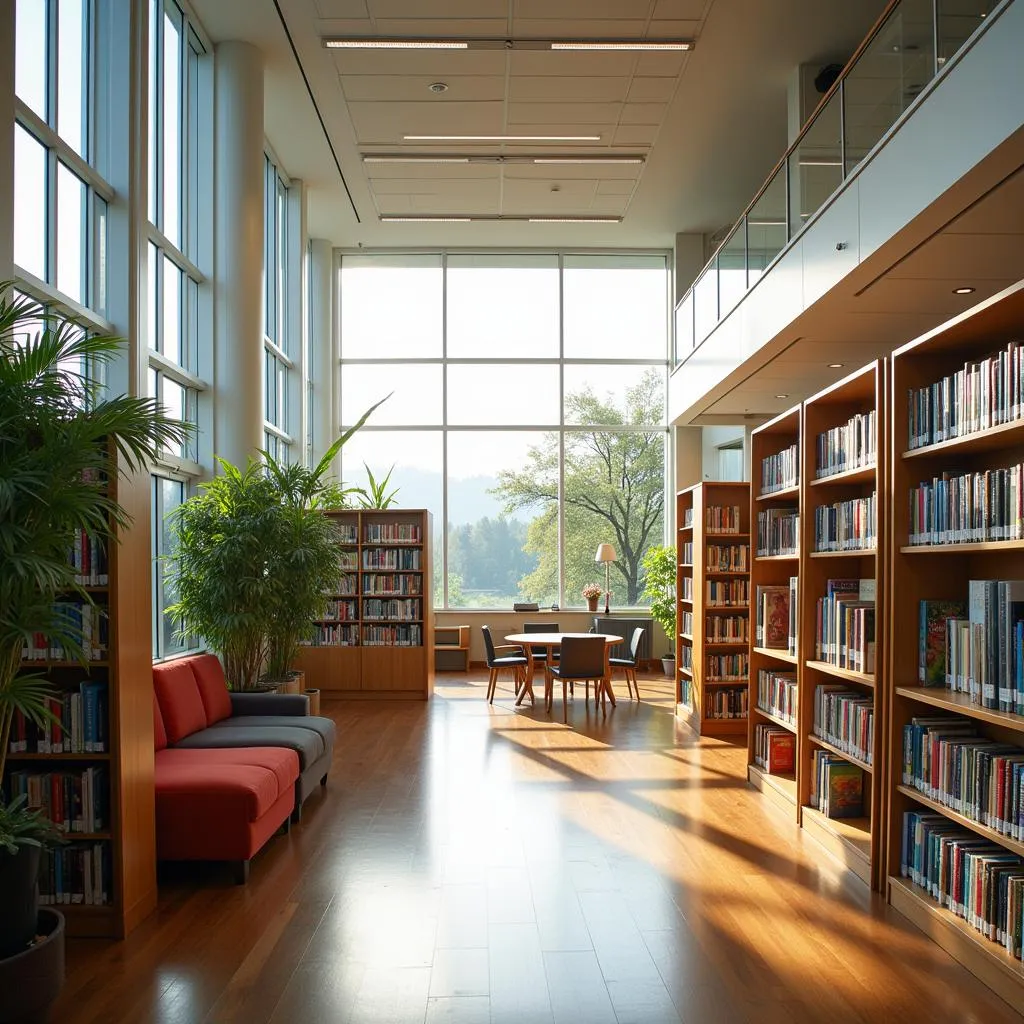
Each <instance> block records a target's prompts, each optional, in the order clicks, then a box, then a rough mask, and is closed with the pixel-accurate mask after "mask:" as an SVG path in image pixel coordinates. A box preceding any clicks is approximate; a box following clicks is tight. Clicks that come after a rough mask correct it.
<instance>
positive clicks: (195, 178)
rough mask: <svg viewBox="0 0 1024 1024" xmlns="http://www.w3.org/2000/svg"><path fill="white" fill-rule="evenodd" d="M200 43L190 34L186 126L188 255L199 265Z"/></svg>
mask: <svg viewBox="0 0 1024 1024" xmlns="http://www.w3.org/2000/svg"><path fill="white" fill-rule="evenodd" d="M197 45H198V43H197V41H196V39H195V37H194V36H193V35H192V33H191V32H190V33H189V46H188V50H187V51H186V55H187V58H188V113H187V115H186V119H185V127H186V140H185V145H186V153H187V156H186V173H187V175H188V183H187V187H186V190H185V197H184V199H183V202H184V206H185V211H186V218H185V219H186V221H187V224H188V232H187V234H188V239H187V243H186V250H185V251H186V253H187V255H188V257H189V259H190V260H192V262H193V263H198V262H199V60H200V56H199V52H198V50H197V49H196V47H197Z"/></svg>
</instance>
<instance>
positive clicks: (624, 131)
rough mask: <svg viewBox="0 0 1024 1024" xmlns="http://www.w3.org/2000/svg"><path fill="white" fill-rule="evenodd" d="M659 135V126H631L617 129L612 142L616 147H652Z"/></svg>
mask: <svg viewBox="0 0 1024 1024" xmlns="http://www.w3.org/2000/svg"><path fill="white" fill-rule="evenodd" d="M657 134H658V126H657V125H644V124H630V125H625V126H623V127H620V128H616V130H615V136H614V138H613V140H612V142H613V145H616V146H652V145H654V139H655V137H656V136H657Z"/></svg>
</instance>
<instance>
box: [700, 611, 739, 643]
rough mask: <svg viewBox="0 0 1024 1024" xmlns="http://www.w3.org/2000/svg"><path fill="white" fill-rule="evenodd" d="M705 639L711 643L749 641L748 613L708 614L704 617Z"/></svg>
mask: <svg viewBox="0 0 1024 1024" xmlns="http://www.w3.org/2000/svg"><path fill="white" fill-rule="evenodd" d="M704 639H705V640H706V641H707V643H709V644H736V643H742V644H745V643H748V642H749V640H750V619H749V617H748V616H746V615H708V616H706V617H705V619H704Z"/></svg>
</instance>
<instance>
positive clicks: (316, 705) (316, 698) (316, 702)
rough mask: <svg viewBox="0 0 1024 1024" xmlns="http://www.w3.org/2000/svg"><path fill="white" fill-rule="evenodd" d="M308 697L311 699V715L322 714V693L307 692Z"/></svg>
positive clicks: (315, 691)
mask: <svg viewBox="0 0 1024 1024" xmlns="http://www.w3.org/2000/svg"><path fill="white" fill-rule="evenodd" d="M306 696H307V697H308V698H309V713H310V714H311V715H319V714H320V691H319V690H307V691H306Z"/></svg>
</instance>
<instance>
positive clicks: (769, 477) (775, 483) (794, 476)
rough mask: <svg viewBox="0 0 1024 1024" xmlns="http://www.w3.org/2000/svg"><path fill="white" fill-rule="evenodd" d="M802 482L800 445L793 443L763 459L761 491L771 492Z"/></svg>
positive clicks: (763, 492) (764, 492)
mask: <svg viewBox="0 0 1024 1024" xmlns="http://www.w3.org/2000/svg"><path fill="white" fill-rule="evenodd" d="M799 482H800V446H799V445H798V444H791V445H790V446H789V447H788V448H785V449H783V450H782V451H781V452H779V453H778V454H776V455H769V456H768V457H767V458H764V459H762V460H761V493H762V494H771V493H772V492H774V491H784V490H786V489H787V488H789V487H796V486H797V484H798V483H799Z"/></svg>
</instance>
